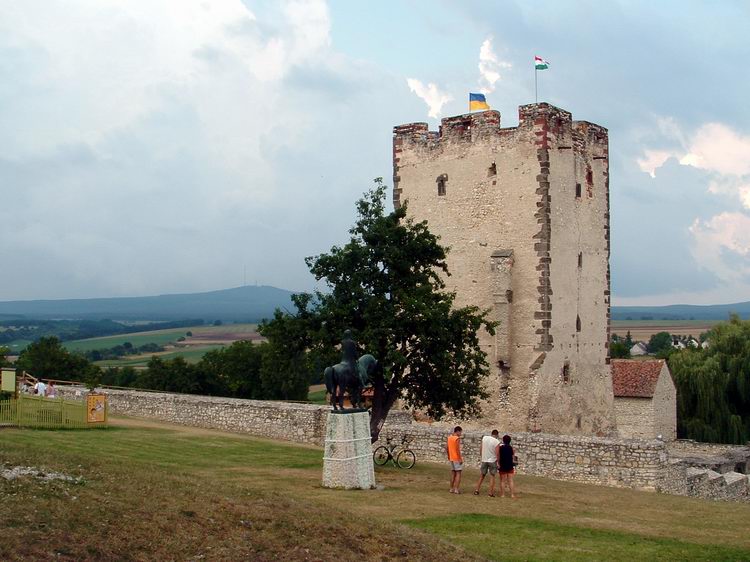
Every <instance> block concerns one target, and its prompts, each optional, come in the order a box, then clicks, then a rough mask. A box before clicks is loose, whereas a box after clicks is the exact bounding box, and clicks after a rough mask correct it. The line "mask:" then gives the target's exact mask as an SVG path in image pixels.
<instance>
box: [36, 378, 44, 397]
mask: <svg viewBox="0 0 750 562" xmlns="http://www.w3.org/2000/svg"><path fill="white" fill-rule="evenodd" d="M34 394H36V395H37V396H45V395H46V394H47V385H46V384H44V382H43V381H42V379H39V380H38V381H36V384H35V385H34Z"/></svg>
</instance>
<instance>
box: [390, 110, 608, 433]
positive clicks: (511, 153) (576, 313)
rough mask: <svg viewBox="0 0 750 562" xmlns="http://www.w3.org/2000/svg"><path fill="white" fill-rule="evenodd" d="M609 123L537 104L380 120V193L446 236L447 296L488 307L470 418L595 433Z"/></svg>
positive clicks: (603, 338) (601, 379)
mask: <svg viewBox="0 0 750 562" xmlns="http://www.w3.org/2000/svg"><path fill="white" fill-rule="evenodd" d="M608 147H609V141H608V134H607V130H606V129H605V128H603V127H600V126H599V125H595V124H593V123H588V122H586V121H573V119H572V116H571V114H570V113H569V112H567V111H564V110H562V109H559V108H557V107H554V106H551V105H548V104H546V103H539V104H532V105H524V106H521V107H520V108H519V125H518V127H514V128H505V129H503V128H501V127H500V114H499V113H498V112H497V111H483V112H478V113H471V114H466V115H459V116H457V117H449V118H446V119H443V120H442V123H441V126H440V130H439V131H438V132H435V131H429V130H428V126H427V124H426V123H411V124H407V125H401V126H397V127H394V129H393V202H394V205H395V206H397V207H398V206H400V205H401V204H402V203H403V202H405V201H408V212H409V214H410V216H413V217H414V218H415V219H417V220H426V221H428V225H429V228H430V230H431V231H432V232H433V233H435V234H437V235H439V236H440V239H441V243H442V244H443V245H445V246H447V247H449V248H450V251H449V254H448V267H449V269H450V272H451V276H450V277H448V278H447V279H446V283H447V285H448V288H449V289H451V290H455V291H456V292H457V295H458V296H457V304H458V305H468V304H474V305H477V306H479V307H480V308H483V309H490V310H491V311H492V312H491V315H492V317H494V319H496V320H498V321H499V322H500V326H499V328H498V330H497V333H496V334H495V336H490V335H489V334H487V333H483V334H480V336H481V342H482V346H483V348H484V349H485V351H486V352H487V356H488V360H489V363H490V365H491V376H490V380H489V382H488V387H487V389H488V391H489V392H490V398H489V400H488V401H487V403H485V404H484V405H483V419H482V420H481V422H482V423H483V425H486V424H488V423H494V424H497V425H498V427H499V428H500V429H501V430H502V431H543V432H549V433H566V434H589V435H608V434H611V433H613V431H614V416H613V398H612V379H611V373H610V366H609V178H608V170H609V162H608Z"/></svg>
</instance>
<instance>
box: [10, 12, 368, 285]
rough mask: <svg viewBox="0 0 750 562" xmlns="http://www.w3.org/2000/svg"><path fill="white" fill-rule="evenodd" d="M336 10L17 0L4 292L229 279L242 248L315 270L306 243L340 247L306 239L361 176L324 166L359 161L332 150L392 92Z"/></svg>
mask: <svg viewBox="0 0 750 562" xmlns="http://www.w3.org/2000/svg"><path fill="white" fill-rule="evenodd" d="M330 28H331V24H330V17H329V13H328V7H327V5H326V3H325V2H324V1H322V0H311V1H305V2H303V1H297V0H292V1H288V2H280V3H269V4H265V5H260V6H259V7H258V8H257V9H256V8H255V7H254V8H253V9H252V10H251V9H249V8H248V7H247V5H246V4H245V3H244V2H242V1H241V0H216V1H212V2H206V1H204V0H131V1H129V2H124V3H123V2H120V1H115V0H97V1H96V2H91V1H89V0H65V1H63V0H44V1H43V0H28V1H25V2H19V3H3V4H2V6H0V122H2V123H3V127H0V185H2V186H3V188H4V189H7V190H8V193H10V194H12V196H6V197H5V198H4V201H3V205H2V206H0V236H1V237H2V239H3V241H4V245H3V248H0V261H2V262H3V263H5V264H6V265H7V266H9V267H12V269H13V270H14V271H15V272H16V274H15V275H14V276H13V278H8V279H6V282H5V283H4V284H3V287H2V291H1V292H0V299H14V298H40V297H53V298H54V297H72V296H76V297H77V296H107V295H128V294H149V293H153V292H170V291H175V292H180V291H183V292H184V291H190V290H203V289H213V288H221V287H227V286H232V285H238V284H239V283H240V282H241V280H242V276H241V273H240V274H239V275H238V274H236V272H237V271H240V272H241V271H242V268H243V264H247V265H248V271H249V272H250V271H252V272H253V274H252V275H253V277H251V279H253V280H255V279H258V280H259V281H260V282H269V283H275V284H279V285H285V286H288V287H290V288H304V287H305V282H306V281H305V280H306V279H308V277H309V276H308V274H307V272H306V270H305V267H304V263H303V262H302V260H301V257H302V256H304V255H308V254H313V253H316V252H318V251H321V250H322V249H325V248H326V247H327V246H326V244H325V243H324V242H323V243H321V245H320V246H313V247H305V245H309V244H312V243H314V240H315V236H320V237H323V236H324V235H322V234H320V233H321V231H324V230H325V229H331V230H333V229H336V230H338V229H340V230H341V231H342V232H345V229H346V226H347V225H348V221H347V220H346V219H347V215H346V214H345V213H344V210H345V209H349V208H350V205H351V202H352V201H353V200H354V198H355V197H356V195H357V194H358V193H361V189H360V187H359V186H357V187H356V188H352V187H346V188H345V187H344V186H343V185H342V183H341V182H340V181H339V182H332V181H330V179H325V178H324V177H323V175H324V172H323V171H321V168H323V167H325V166H328V167H329V169H334V166H335V167H336V169H340V170H345V171H343V172H341V173H342V174H349V173H350V170H351V168H352V167H353V166H354V164H353V165H352V166H349V164H347V163H344V164H342V163H341V162H340V161H337V162H335V163H334V162H331V161H330V160H331V158H330V157H329V154H339V153H340V150H341V147H340V146H337V145H336V142H340V141H337V139H338V138H342V139H344V138H349V137H351V136H355V135H361V131H360V130H359V129H361V128H363V127H365V126H367V127H372V125H371V124H369V123H367V124H365V123H366V119H363V118H361V116H360V114H359V112H357V115H356V118H353V117H352V116H351V115H350V112H353V111H355V108H358V107H361V105H362V104H363V100H362V99H361V96H365V95H367V96H369V95H382V93H381V92H380V91H379V90H377V86H373V85H372V84H371V83H370V80H371V79H370V78H369V76H370V75H371V74H372V73H370V72H365V71H363V69H362V68H361V66H360V63H357V62H353V61H351V60H349V59H346V58H345V57H343V56H342V55H341V54H339V53H337V52H336V51H335V50H333V47H332V46H331V36H330ZM317 76H327V77H328V78H329V79H330V80H328V81H327V82H326V83H327V84H328V83H335V84H336V85H337V88H338V89H339V90H340V88H339V86H340V84H345V86H346V88H348V97H347V101H345V102H343V103H342V102H341V100H340V99H339V98H337V97H336V96H333V95H330V93H328V92H325V91H324V92H321V88H325V87H326V85H325V84H324V85H323V86H321V84H320V83H319V82H315V80H316V78H314V77H317ZM311 77H313V78H311ZM288 80H294V88H287V87H286V85H287V84H286V83H287V81H288ZM373 92H374V93H373ZM349 106H351V108H350V107H349ZM334 113H335V114H336V115H339V116H340V117H341V119H340V121H341V123H340V124H337V125H336V126H335V127H330V126H329V125H330V124H329V121H328V119H329V116H330V115H331V114H334ZM374 118H375V117H373V118H372V119H374ZM352 129H353V130H352ZM362 136H364V135H362ZM363 142H369V141H363ZM366 152H370V153H371V152H372V150H367V151H366ZM355 160H356V159H352V161H355ZM292 161H295V162H305V166H304V167H302V166H291V165H290V162H292ZM357 164H360V165H361V162H360V161H357ZM303 168H304V169H303ZM368 173H369V172H368ZM374 175H382V174H380V173H373V174H372V175H369V176H367V177H373V176H374ZM342 189H348V190H349V191H348V192H347V193H346V196H345V197H341V195H342ZM352 189H353V191H352ZM334 191H335V192H336V195H337V196H338V197H337V198H336V199H335V200H334V198H333V197H329V195H331V193H332V192H334ZM290 200H294V201H296V202H297V205H296V206H294V207H293V208H290V206H289V204H288V201H290ZM327 214H330V215H333V216H334V217H335V218H334V219H331V218H330V217H329V218H328V219H327V220H326V219H325V217H326V215H327ZM339 216H340V217H341V219H340V220H339V218H338V217H339ZM316 217H320V222H321V223H323V225H322V226H318V225H317V223H315V221H316V220H317V218H316ZM309 231H313V232H315V235H314V236H309V235H308V234H309ZM260 241H262V242H260ZM318 241H320V238H318ZM328 246H330V244H328ZM11 248H12V251H11V250H10V249H11ZM31 279H33V282H29V280H31Z"/></svg>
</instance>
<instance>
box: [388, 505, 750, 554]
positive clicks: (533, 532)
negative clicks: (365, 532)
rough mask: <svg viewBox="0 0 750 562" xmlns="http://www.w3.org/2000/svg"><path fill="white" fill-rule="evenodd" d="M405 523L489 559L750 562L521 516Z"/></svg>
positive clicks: (721, 549) (714, 549)
mask: <svg viewBox="0 0 750 562" xmlns="http://www.w3.org/2000/svg"><path fill="white" fill-rule="evenodd" d="M500 501H507V502H510V501H512V500H510V499H504V500H500ZM402 523H405V524H407V525H409V526H411V527H415V528H418V529H422V530H425V531H429V532H431V533H435V534H437V535H439V536H441V537H443V538H446V539H448V540H450V541H451V542H453V543H455V544H457V545H460V546H463V547H464V548H467V549H469V550H470V551H472V552H475V553H477V554H480V555H482V556H486V557H487V558H489V559H490V560H509V559H510V560H706V561H716V560H738V561H739V560H748V559H750V550H744V549H740V548H732V547H725V546H717V545H706V544H696V543H691V542H683V541H678V540H675V539H666V538H651V537H643V536H641V535H635V534H630V533H622V532H617V531H609V530H603V529H591V528H586V527H578V526H572V525H560V524H557V523H551V522H547V521H539V520H534V519H524V518H519V517H502V516H497V515H487V514H479V513H467V514H457V515H449V516H444V517H429V518H425V519H408V520H404V521H402ZM696 524H699V523H696Z"/></svg>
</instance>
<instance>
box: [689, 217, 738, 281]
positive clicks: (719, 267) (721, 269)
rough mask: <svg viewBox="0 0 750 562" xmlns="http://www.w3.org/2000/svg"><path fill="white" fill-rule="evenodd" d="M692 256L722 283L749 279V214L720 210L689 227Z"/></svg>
mask: <svg viewBox="0 0 750 562" xmlns="http://www.w3.org/2000/svg"><path fill="white" fill-rule="evenodd" d="M690 233H691V234H692V235H693V247H692V252H693V255H694V257H695V259H696V261H697V262H698V264H700V266H701V267H703V268H706V269H711V270H713V271H714V272H715V273H716V275H717V276H718V277H719V278H720V279H722V280H723V281H724V282H726V283H738V282H743V281H746V280H748V278H750V264H749V263H748V262H747V261H746V258H747V257H748V256H750V217H748V216H747V215H745V214H744V213H738V212H723V213H720V214H718V215H715V216H713V217H711V218H710V219H708V220H705V221H703V220H700V219H696V220H695V222H694V223H693V224H692V226H691V227H690Z"/></svg>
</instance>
